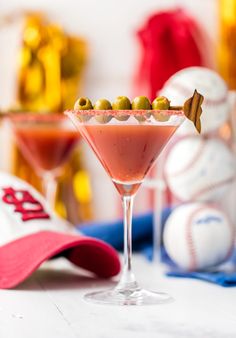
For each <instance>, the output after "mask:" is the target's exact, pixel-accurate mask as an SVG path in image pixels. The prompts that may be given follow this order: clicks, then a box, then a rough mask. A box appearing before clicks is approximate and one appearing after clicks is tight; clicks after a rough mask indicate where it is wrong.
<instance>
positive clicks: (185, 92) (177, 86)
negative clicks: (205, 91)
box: [166, 82, 227, 107]
mask: <svg viewBox="0 0 236 338" xmlns="http://www.w3.org/2000/svg"><path fill="white" fill-rule="evenodd" d="M167 85H168V83H167ZM167 85H166V86H167ZM170 87H173V89H175V90H177V91H179V93H180V94H182V95H184V96H186V97H188V96H191V95H192V92H190V90H189V88H186V87H184V86H183V85H181V84H180V83H177V82H175V83H172V84H171V85H170ZM226 102H227V92H226V93H224V96H222V97H221V98H219V99H215V100H211V99H207V98H205V97H204V103H205V104H206V105H209V106H212V107H214V106H217V107H218V106H219V105H220V104H224V103H226Z"/></svg>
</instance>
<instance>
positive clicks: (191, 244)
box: [186, 206, 235, 271]
mask: <svg viewBox="0 0 236 338" xmlns="http://www.w3.org/2000/svg"><path fill="white" fill-rule="evenodd" d="M205 208H206V207H203V206H202V207H199V208H197V209H196V210H194V211H193V212H192V213H191V214H190V216H189V217H188V220H187V223H186V241H187V245H188V249H189V256H190V265H189V270H190V271H194V270H196V269H197V253H196V249H195V246H194V241H193V233H192V226H191V225H192V223H193V219H194V217H195V216H196V215H197V214H198V213H199V212H201V211H202V210H204V209H205ZM209 208H210V209H212V208H211V207H209ZM225 217H226V220H227V222H226V225H227V226H228V228H229V230H230V233H231V235H232V237H233V238H234V236H235V229H234V226H233V224H232V223H231V222H230V221H229V219H228V216H227V215H225ZM233 247H234V240H233V241H232V244H231V245H230V247H229V250H228V251H227V253H226V255H225V257H224V258H223V259H222V261H221V262H219V264H221V263H223V262H224V261H226V260H227V259H228V258H229V257H230V255H231V253H232V249H233Z"/></svg>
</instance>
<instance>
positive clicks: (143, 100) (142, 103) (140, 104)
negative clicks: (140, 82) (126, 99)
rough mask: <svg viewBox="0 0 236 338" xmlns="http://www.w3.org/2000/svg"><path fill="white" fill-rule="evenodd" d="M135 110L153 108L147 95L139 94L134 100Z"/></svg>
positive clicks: (133, 107)
mask: <svg viewBox="0 0 236 338" xmlns="http://www.w3.org/2000/svg"><path fill="white" fill-rule="evenodd" d="M132 109H133V110H148V109H151V104H150V101H149V100H148V98H147V97H146V96H137V97H135V98H134V100H133V102H132Z"/></svg>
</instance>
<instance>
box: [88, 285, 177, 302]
mask: <svg viewBox="0 0 236 338" xmlns="http://www.w3.org/2000/svg"><path fill="white" fill-rule="evenodd" d="M84 299H85V300H86V301H88V302H92V303H97V304H104V305H156V304H165V303H172V302H173V301H174V299H173V298H172V297H171V296H169V295H168V294H167V293H162V292H153V291H147V290H144V289H140V288H138V289H136V290H127V289H123V290H121V289H118V288H115V289H110V290H105V291H97V292H92V293H88V294H86V295H85V296H84Z"/></svg>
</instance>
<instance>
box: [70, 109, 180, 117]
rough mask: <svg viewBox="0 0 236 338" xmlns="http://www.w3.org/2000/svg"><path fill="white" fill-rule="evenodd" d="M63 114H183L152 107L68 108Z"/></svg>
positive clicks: (114, 115)
mask: <svg viewBox="0 0 236 338" xmlns="http://www.w3.org/2000/svg"><path fill="white" fill-rule="evenodd" d="M64 114H65V115H69V114H73V115H86V116H88V115H89V116H91V117H92V116H95V115H103V116H104V115H105V116H113V117H116V116H117V115H129V116H143V115H149V114H162V115H168V116H183V117H184V116H185V115H184V112H183V110H172V109H168V110H154V109H146V110H144V109H140V110H132V109H129V110H111V109H107V110H96V109H89V110H75V109H68V110H66V111H65V112H64Z"/></svg>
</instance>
